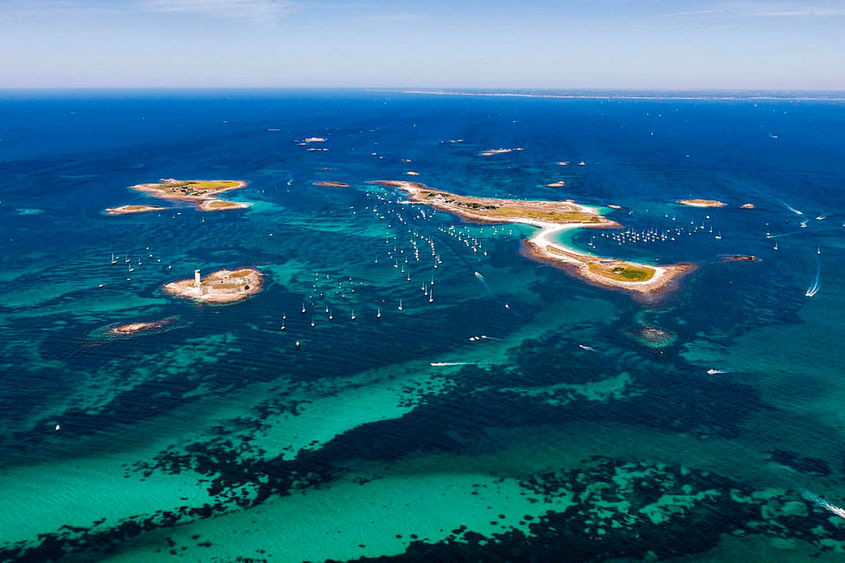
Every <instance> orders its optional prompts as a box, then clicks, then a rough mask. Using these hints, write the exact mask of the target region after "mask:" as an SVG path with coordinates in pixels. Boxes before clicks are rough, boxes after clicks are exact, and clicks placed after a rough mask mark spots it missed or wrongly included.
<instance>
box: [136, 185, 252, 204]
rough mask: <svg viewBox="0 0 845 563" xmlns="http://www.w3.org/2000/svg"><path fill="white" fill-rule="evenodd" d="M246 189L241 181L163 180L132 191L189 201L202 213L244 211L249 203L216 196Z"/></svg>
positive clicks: (161, 197)
mask: <svg viewBox="0 0 845 563" xmlns="http://www.w3.org/2000/svg"><path fill="white" fill-rule="evenodd" d="M244 187H246V182H243V181H241V180H176V179H174V178H162V179H161V180H160V181H159V183H157V184H138V185H135V186H130V189H132V190H136V191H139V192H144V193H146V194H148V195H151V196H153V197H157V198H160V199H170V200H177V201H189V202H191V203H194V204H196V205H197V208H198V209H199V210H200V211H225V210H227V209H243V208H245V207H249V204H248V203H240V202H236V201H228V200H224V199H220V198H218V197H216V196H218V195H219V194H222V193H224V192H228V191H232V190H239V189H241V188H244Z"/></svg>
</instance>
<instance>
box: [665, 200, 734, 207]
mask: <svg viewBox="0 0 845 563" xmlns="http://www.w3.org/2000/svg"><path fill="white" fill-rule="evenodd" d="M675 203H677V204H678V205H687V206H689V207H725V206H726V205H728V204H727V203H725V202H724V201H719V200H716V199H679V200H678V201H676V202H675Z"/></svg>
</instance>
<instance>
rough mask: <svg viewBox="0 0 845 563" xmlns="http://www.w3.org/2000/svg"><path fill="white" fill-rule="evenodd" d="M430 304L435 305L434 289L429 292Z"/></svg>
mask: <svg viewBox="0 0 845 563" xmlns="http://www.w3.org/2000/svg"><path fill="white" fill-rule="evenodd" d="M428 302H429V303H434V288H431V291H429V292H428Z"/></svg>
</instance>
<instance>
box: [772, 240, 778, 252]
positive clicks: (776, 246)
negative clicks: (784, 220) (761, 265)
mask: <svg viewBox="0 0 845 563" xmlns="http://www.w3.org/2000/svg"><path fill="white" fill-rule="evenodd" d="M772 249H773V250H777V249H778V243H777V242H775V245H774V246H773V247H772Z"/></svg>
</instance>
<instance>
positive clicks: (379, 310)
mask: <svg viewBox="0 0 845 563" xmlns="http://www.w3.org/2000/svg"><path fill="white" fill-rule="evenodd" d="M376 318H377V319H380V318H381V307H379V308H378V309H377V310H376Z"/></svg>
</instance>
